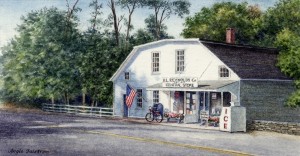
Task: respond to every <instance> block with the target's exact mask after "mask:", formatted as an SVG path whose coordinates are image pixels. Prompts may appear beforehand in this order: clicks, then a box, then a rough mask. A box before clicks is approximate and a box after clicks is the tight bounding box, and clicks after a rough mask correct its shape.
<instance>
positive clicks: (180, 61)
mask: <svg viewBox="0 0 300 156" xmlns="http://www.w3.org/2000/svg"><path fill="white" fill-rule="evenodd" d="M184 63H185V62H184V50H177V51H176V72H183V71H184V68H185V66H184Z"/></svg>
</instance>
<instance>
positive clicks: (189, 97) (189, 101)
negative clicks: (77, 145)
mask: <svg viewBox="0 0 300 156" xmlns="http://www.w3.org/2000/svg"><path fill="white" fill-rule="evenodd" d="M193 113H196V92H187V93H186V114H193Z"/></svg>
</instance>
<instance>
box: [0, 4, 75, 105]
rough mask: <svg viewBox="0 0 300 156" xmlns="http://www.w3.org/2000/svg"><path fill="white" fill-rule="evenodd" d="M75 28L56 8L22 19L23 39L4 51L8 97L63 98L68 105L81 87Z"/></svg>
mask: <svg viewBox="0 0 300 156" xmlns="http://www.w3.org/2000/svg"><path fill="white" fill-rule="evenodd" d="M76 25H77V24H76V23H75V22H72V21H71V20H68V19H67V16H66V14H65V12H62V11H59V10H58V9H56V8H50V9H47V8H44V9H42V10H39V11H35V12H31V13H29V14H28V15H27V16H26V17H23V18H22V24H21V25H19V26H18V29H17V30H18V32H19V34H20V35H19V36H18V37H16V38H15V39H14V40H12V41H11V43H10V45H8V46H7V47H5V50H4V51H3V57H2V59H3V67H4V68H3V73H2V74H3V76H4V81H5V82H4V87H5V93H6V94H7V93H8V94H9V93H13V94H14V93H18V95H17V97H18V98H17V99H18V100H22V99H26V98H40V97H48V98H50V97H51V98H54V97H60V96H63V97H64V100H65V102H66V103H67V102H68V99H69V97H70V95H72V94H73V93H74V92H75V90H74V88H72V86H76V85H77V84H78V79H77V74H78V71H77V70H76V68H75V67H76V66H77V64H76V63H77V62H76V56H77V54H78V52H79V51H78V49H79V44H78V43H79V42H80V37H81V36H80V34H79V32H78V30H77V29H76Z"/></svg>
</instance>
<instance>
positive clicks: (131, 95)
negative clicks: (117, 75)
mask: <svg viewBox="0 0 300 156" xmlns="http://www.w3.org/2000/svg"><path fill="white" fill-rule="evenodd" d="M135 94H136V92H135V90H134V89H132V88H131V87H130V86H129V85H127V86H126V105H127V107H128V108H130V107H131V105H132V102H133V99H134V96H135Z"/></svg>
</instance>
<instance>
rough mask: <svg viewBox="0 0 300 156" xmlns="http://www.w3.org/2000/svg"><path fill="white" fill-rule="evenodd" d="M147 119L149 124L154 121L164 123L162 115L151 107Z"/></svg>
mask: <svg viewBox="0 0 300 156" xmlns="http://www.w3.org/2000/svg"><path fill="white" fill-rule="evenodd" d="M145 119H146V120H147V121H148V122H152V121H153V120H154V119H155V121H156V122H158V123H160V122H162V121H163V116H162V114H161V113H160V112H159V111H157V110H156V109H153V108H152V107H151V106H150V107H149V112H148V113H147V114H146V116H145Z"/></svg>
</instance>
